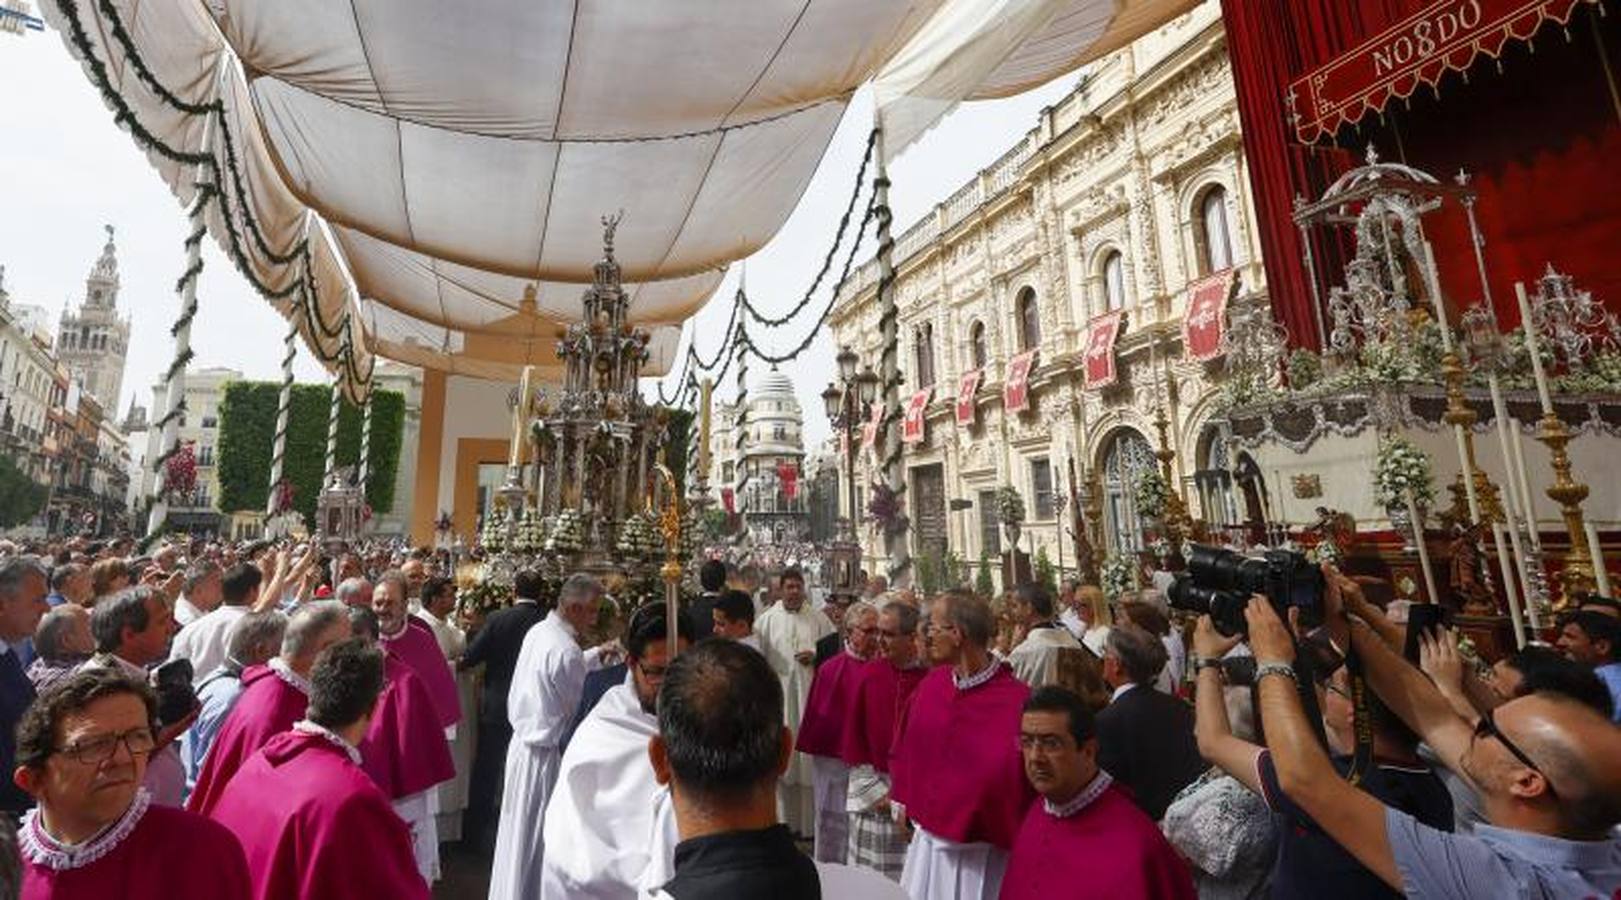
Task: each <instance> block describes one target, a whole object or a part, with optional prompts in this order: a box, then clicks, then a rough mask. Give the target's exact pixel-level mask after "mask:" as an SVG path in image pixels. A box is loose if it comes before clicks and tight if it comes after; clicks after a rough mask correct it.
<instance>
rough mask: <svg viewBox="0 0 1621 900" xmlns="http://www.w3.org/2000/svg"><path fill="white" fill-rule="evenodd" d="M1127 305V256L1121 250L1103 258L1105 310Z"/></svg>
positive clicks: (1112, 251) (1110, 252)
mask: <svg viewBox="0 0 1621 900" xmlns="http://www.w3.org/2000/svg"><path fill="white" fill-rule="evenodd" d="M1125 307H1126V258H1125V256H1123V255H1122V254H1121V253H1120V251H1119V250H1111V251H1109V255H1108V256H1106V257H1104V258H1103V311H1104V312H1108V311H1109V310H1112V309H1124V308H1125Z"/></svg>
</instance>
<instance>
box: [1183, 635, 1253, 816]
mask: <svg viewBox="0 0 1621 900" xmlns="http://www.w3.org/2000/svg"><path fill="white" fill-rule="evenodd" d="M1237 641H1238V639H1237V638H1224V637H1222V636H1221V635H1220V634H1219V633H1218V632H1217V631H1216V627H1215V625H1214V624H1212V623H1211V621H1210V617H1209V616H1200V617H1199V624H1198V625H1196V626H1195V627H1194V629H1193V654H1194V659H1195V660H1196V663H1195V664H1196V665H1198V666H1199V672H1198V675H1197V678H1196V681H1197V685H1198V686H1197V689H1196V690H1195V691H1194V703H1193V709H1194V720H1193V736H1194V738H1195V739H1197V740H1198V742H1199V755H1200V756H1203V757H1204V758H1205V759H1206V760H1208V761H1209V762H1210V764H1211V765H1214V766H1218V767H1220V769H1221V770H1222V771H1223V772H1226V773H1227V774H1228V775H1231V776H1233V777H1234V778H1236V779H1238V780H1239V781H1240V782H1243V784H1244V786H1245V787H1247V788H1249V789H1250V790H1252V791H1254V792H1256V793H1257V794H1259V793H1261V778H1260V773H1259V771H1258V770H1257V769H1256V767H1255V761H1256V758H1257V757H1259V756H1260V755H1261V748H1260V747H1259V746H1257V745H1255V744H1252V743H1250V742H1249V741H1246V740H1244V739H1243V738H1240V737H1238V736H1237V735H1234V734H1233V728H1232V723H1231V722H1229V721H1228V720H1227V702H1226V697H1225V687H1224V685H1223V684H1222V681H1221V668H1220V667H1219V666H1210V665H1205V664H1204V660H1219V659H1221V657H1222V656H1223V655H1225V654H1226V653H1227V651H1228V650H1231V649H1232V648H1233V646H1234V645H1235V644H1236V643H1237Z"/></svg>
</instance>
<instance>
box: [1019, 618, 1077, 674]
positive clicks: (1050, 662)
mask: <svg viewBox="0 0 1621 900" xmlns="http://www.w3.org/2000/svg"><path fill="white" fill-rule="evenodd" d="M1079 649H1081V642H1080V641H1077V640H1076V639H1075V636H1074V635H1072V634H1070V633H1069V630H1068V629H1066V628H1063V627H1049V628H1032V629H1030V633H1029V634H1027V635H1025V637H1024V640H1023V641H1022V642H1020V643H1019V646H1017V647H1014V648H1013V652H1011V653H1009V654H1008V656H1007V661H1008V665H1010V666H1012V667H1013V674H1014V675H1016V676H1018V678H1019V680H1020V681H1022V682H1024V683H1025V684H1028V685H1030V686H1031V687H1032V688H1038V687H1041V686H1042V685H1044V684H1052V683H1054V682H1056V681H1057V680H1058V651H1060V650H1079Z"/></svg>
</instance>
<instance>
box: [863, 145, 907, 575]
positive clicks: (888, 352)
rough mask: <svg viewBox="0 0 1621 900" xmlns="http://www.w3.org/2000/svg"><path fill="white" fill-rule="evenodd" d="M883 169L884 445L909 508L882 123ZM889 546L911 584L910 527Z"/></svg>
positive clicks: (889, 475)
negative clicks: (902, 440) (902, 433)
mask: <svg viewBox="0 0 1621 900" xmlns="http://www.w3.org/2000/svg"><path fill="white" fill-rule="evenodd" d="M874 149H875V150H876V151H877V152H876V154H875V156H876V159H877V161H878V169H877V175H876V177H875V178H874V180H873V188H872V203H873V209H874V211H875V212H876V213H877V215H878V308H879V312H878V330H879V332H880V335H881V337H882V339H883V342H884V347H883V354H882V356H881V357H880V358H879V367H878V368H879V376H880V377H881V378H882V379H883V388H884V395H883V399H882V401H881V402H882V403H883V404H884V417H883V435H882V438H881V440H882V442H883V444H882V446H883V448H884V451H883V452H884V462H883V473H884V483H885V484H886V485H888V487H889V489H890V491H892V492H893V493H894V495H895V503H896V505H897V506H898V507H900V508H902V509H904V508H905V497H906V470H905V469H904V468H903V467H902V465H901V369H900V333H901V332H900V312H899V310H897V308H896V306H895V263H894V251H895V239H894V237H892V236H891V234H890V229H889V226H890V222H891V220H893V219H894V214H893V213H892V212H891V211H890V209H889V171H888V167H887V165H886V164H885V160H884V132H883V130H882V129H879V131H878V136H877V147H876V148H874ZM884 546H885V551H886V552H887V553H888V556H889V584H890V586H891V587H895V588H900V587H906V586H907V585H908V584H910V581H909V579H910V576H911V570H912V553H911V549H910V547H909V546H908V544H907V534H906V530H905V529H904V528H902V529H899V530H897V531H893V532H891V531H888V530H886V531H885V533H884Z"/></svg>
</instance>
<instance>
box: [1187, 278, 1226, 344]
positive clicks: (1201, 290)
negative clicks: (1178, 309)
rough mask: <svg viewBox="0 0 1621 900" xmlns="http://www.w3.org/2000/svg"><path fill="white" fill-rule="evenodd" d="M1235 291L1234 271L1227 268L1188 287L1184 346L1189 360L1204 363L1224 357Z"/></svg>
mask: <svg viewBox="0 0 1621 900" xmlns="http://www.w3.org/2000/svg"><path fill="white" fill-rule="evenodd" d="M1232 292H1233V270H1232V269H1223V270H1221V271H1220V272H1217V273H1216V274H1214V275H1210V276H1207V277H1205V278H1201V279H1199V280H1198V281H1195V282H1194V283H1193V284H1191V285H1189V286H1188V309H1187V312H1185V313H1183V314H1182V346H1183V347H1184V348H1186V350H1187V354H1188V358H1189V359H1193V360H1197V361H1198V362H1204V361H1205V360H1209V359H1215V358H1216V357H1217V356H1219V355H1221V332H1222V328H1223V322H1224V320H1225V319H1226V318H1227V297H1228V296H1229V295H1231V294H1232Z"/></svg>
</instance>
